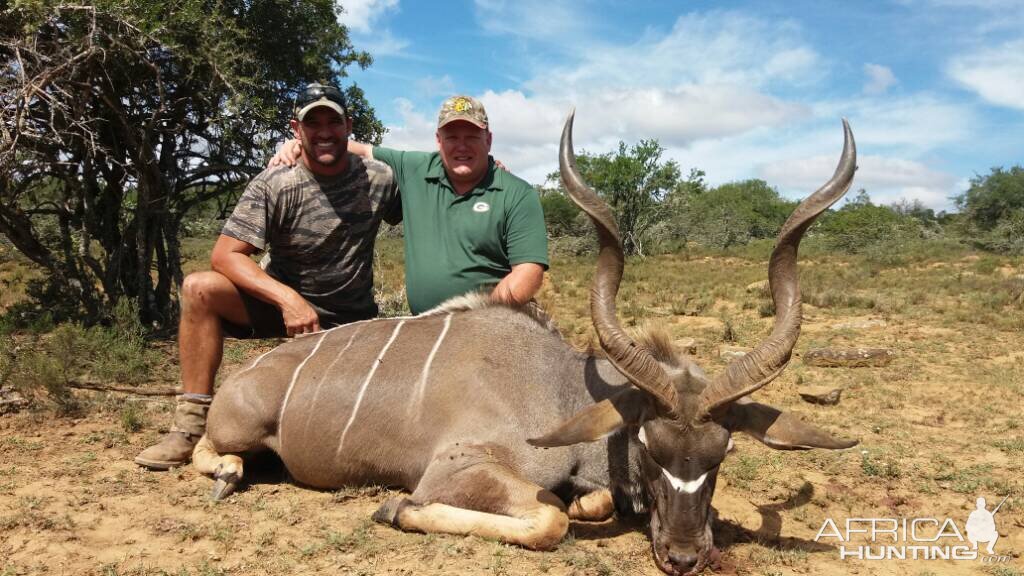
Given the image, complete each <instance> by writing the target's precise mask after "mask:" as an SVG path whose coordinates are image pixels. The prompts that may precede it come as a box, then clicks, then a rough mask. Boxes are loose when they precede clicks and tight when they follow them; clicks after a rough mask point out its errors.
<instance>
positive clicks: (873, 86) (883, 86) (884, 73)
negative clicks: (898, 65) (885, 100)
mask: <svg viewBox="0 0 1024 576" xmlns="http://www.w3.org/2000/svg"><path fill="white" fill-rule="evenodd" d="M864 74H865V75H866V76H867V77H868V78H867V82H865V83H864V93H865V94H871V95H878V94H884V93H885V92H886V91H887V90H888V89H889V88H890V87H891V86H892V85H893V84H896V75H895V74H893V73H892V70H891V69H889V67H887V66H882V65H880V64H870V63H868V64H865V65H864Z"/></svg>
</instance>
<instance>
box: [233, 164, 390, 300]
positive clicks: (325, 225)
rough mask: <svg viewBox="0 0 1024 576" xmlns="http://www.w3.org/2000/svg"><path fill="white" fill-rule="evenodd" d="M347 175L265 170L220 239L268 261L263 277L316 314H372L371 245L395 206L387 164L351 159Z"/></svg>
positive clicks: (301, 169) (299, 169)
mask: <svg viewBox="0 0 1024 576" xmlns="http://www.w3.org/2000/svg"><path fill="white" fill-rule="evenodd" d="M348 161H349V170H348V171H347V172H346V173H345V174H341V175H338V176H319V175H315V174H313V173H312V172H310V171H309V169H308V168H306V167H305V166H304V165H303V164H302V162H299V163H298V164H297V165H296V166H294V167H292V168H288V167H276V168H269V169H267V170H264V171H263V172H261V173H260V174H259V175H258V176H256V177H255V178H254V179H253V180H252V181H251V182H250V183H249V186H248V187H247V188H246V189H245V193H244V194H242V197H241V198H239V200H238V204H237V205H236V206H235V210H234V212H232V213H231V217H230V218H228V221H227V223H225V224H224V230H223V231H222V234H224V235H226V236H231V237H232V238H236V239H238V240H241V241H242V242H246V243H248V244H252V245H253V246H255V247H256V248H258V249H260V250H266V251H268V252H269V255H270V264H269V265H268V266H267V273H269V274H270V275H271V276H273V277H274V278H275V279H277V280H279V281H280V282H282V283H284V284H287V285H288V286H291V287H292V288H294V289H295V290H296V291H297V292H298V293H299V294H301V295H302V297H303V298H305V299H306V300H308V301H309V303H310V304H312V305H313V307H314V308H317V309H318V311H321V312H322V311H326V312H330V313H334V314H343V313H349V312H363V311H367V310H373V311H374V313H376V305H375V303H374V301H373V242H374V239H375V238H376V236H377V230H378V229H379V228H380V222H381V220H382V219H383V220H385V221H387V222H389V223H392V224H394V223H398V222H399V221H401V219H402V212H401V201H400V200H399V196H398V187H397V186H396V184H395V179H394V175H393V173H392V171H391V168H389V167H388V166H387V165H386V164H384V163H382V162H377V161H374V160H368V161H364V160H362V159H361V158H359V157H358V156H355V155H352V154H349V156H348Z"/></svg>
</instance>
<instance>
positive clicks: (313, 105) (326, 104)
mask: <svg viewBox="0 0 1024 576" xmlns="http://www.w3.org/2000/svg"><path fill="white" fill-rule="evenodd" d="M320 106H323V107H324V108H330V109H331V110H334V111H335V112H337V113H338V114H339V115H340V116H342V117H344V116H345V109H344V108H342V107H341V106H339V105H338V103H337V102H332V101H331V100H328V99H326V98H321V99H320V100H317V101H316V102H312V103H310V104H306V105H305V106H303V107H302V108H299V111H298V112H296V113H295V117H296V118H298V119H299V120H302V119H304V118H305V117H306V114H308V113H309V111H310V110H312V109H313V108H318V107H320Z"/></svg>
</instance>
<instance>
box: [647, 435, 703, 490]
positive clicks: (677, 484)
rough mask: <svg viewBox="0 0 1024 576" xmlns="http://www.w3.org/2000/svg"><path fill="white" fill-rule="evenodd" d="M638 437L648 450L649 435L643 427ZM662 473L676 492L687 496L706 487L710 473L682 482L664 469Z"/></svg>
mask: <svg viewBox="0 0 1024 576" xmlns="http://www.w3.org/2000/svg"><path fill="white" fill-rule="evenodd" d="M636 436H637V439H638V440H640V443H641V444H643V445H644V447H645V448H646V447H647V433H646V432H644V429H643V427H642V426H641V427H640V431H639V432H638V433H637V435H636ZM658 468H661V466H658ZM661 473H662V474H664V475H665V478H666V479H667V480H668V483H669V484H671V485H672V488H673V489H674V490H675V491H676V492H685V493H687V494H694V493H696V492H697V490H699V489H700V487H701V486H703V485H704V480H706V479H707V477H708V473H707V472H705V473H703V474H701V475H700V476H698V477H696V478H694V479H693V480H682V479H680V478H676V477H675V476H673V475H672V474H671V473H670V472H669V471H668V470H665V469H664V468H661Z"/></svg>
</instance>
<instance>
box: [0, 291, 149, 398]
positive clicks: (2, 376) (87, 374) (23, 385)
mask: <svg viewBox="0 0 1024 576" xmlns="http://www.w3.org/2000/svg"><path fill="white" fill-rule="evenodd" d="M5 326H6V328H4V329H2V330H0V386H2V385H5V384H12V385H13V386H14V387H15V388H17V389H18V390H19V391H21V392H23V393H24V394H25V395H26V396H28V397H31V398H42V397H45V398H47V399H48V400H49V401H50V402H51V403H52V404H53V406H54V407H55V408H56V410H57V412H58V413H61V414H72V413H75V412H78V411H79V410H80V409H81V404H80V402H79V401H78V400H77V399H76V398H75V396H74V394H73V393H72V391H71V388H70V387H69V384H71V383H73V382H76V381H89V380H98V381H105V382H118V383H127V384H138V383H141V382H143V381H144V380H145V379H146V378H148V377H149V370H150V367H151V366H152V365H153V363H154V360H155V358H154V357H155V352H153V351H151V350H149V349H148V348H147V347H146V342H145V331H144V328H143V327H142V325H141V324H140V322H139V320H138V307H137V305H136V304H135V303H134V302H133V301H131V300H128V299H121V300H120V301H119V302H118V304H117V305H116V306H115V309H114V313H113V315H112V317H111V318H110V326H92V327H89V328H86V327H83V326H82V325H81V324H75V323H65V324H61V325H59V326H57V327H56V328H54V329H53V330H52V331H50V332H49V333H47V334H43V333H42V332H41V331H36V332H34V333H27V334H22V335H20V336H18V335H15V334H14V333H13V331H12V330H11V329H10V324H9V323H5Z"/></svg>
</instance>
